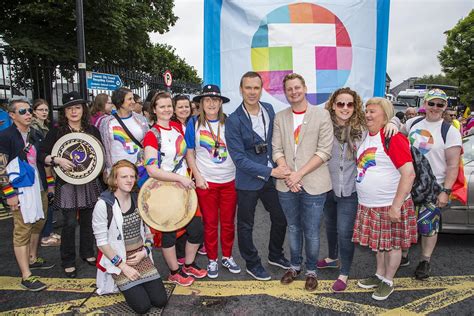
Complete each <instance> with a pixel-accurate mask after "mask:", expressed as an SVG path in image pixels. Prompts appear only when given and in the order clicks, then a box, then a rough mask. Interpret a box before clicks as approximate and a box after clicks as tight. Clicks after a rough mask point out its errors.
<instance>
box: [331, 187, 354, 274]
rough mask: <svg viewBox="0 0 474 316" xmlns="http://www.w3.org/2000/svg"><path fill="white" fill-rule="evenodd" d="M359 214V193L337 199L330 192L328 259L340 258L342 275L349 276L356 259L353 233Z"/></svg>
mask: <svg viewBox="0 0 474 316" xmlns="http://www.w3.org/2000/svg"><path fill="white" fill-rule="evenodd" d="M356 214H357V193H356V192H354V193H352V195H351V196H347V197H337V196H336V195H335V194H334V191H330V192H328V196H327V199H326V203H325V205H324V218H325V223H326V235H327V238H328V252H329V254H328V257H329V258H330V259H333V260H335V259H337V258H340V260H341V271H340V273H341V274H342V275H347V276H348V275H349V271H350V269H351V264H352V258H353V257H354V243H353V242H352V233H353V231H354V222H355V219H356Z"/></svg>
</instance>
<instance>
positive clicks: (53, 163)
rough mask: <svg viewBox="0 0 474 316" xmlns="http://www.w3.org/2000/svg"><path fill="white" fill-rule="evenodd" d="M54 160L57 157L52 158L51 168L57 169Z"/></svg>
mask: <svg viewBox="0 0 474 316" xmlns="http://www.w3.org/2000/svg"><path fill="white" fill-rule="evenodd" d="M54 158H56V156H51V166H53V167H56V166H57V164H56V163H55V162H54Z"/></svg>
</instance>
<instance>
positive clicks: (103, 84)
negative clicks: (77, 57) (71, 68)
mask: <svg viewBox="0 0 474 316" xmlns="http://www.w3.org/2000/svg"><path fill="white" fill-rule="evenodd" d="M120 87H122V79H120V76H119V75H112V74H104V73H100V72H90V71H89V72H87V89H90V90H112V91H113V90H117V89H118V88H120Z"/></svg>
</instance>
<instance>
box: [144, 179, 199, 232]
mask: <svg viewBox="0 0 474 316" xmlns="http://www.w3.org/2000/svg"><path fill="white" fill-rule="evenodd" d="M197 205H198V200H197V194H196V191H195V190H194V189H189V190H185V189H181V188H178V187H177V186H176V185H175V183H174V182H166V181H160V180H156V179H153V178H150V179H148V180H147V181H146V182H145V183H144V184H143V186H142V187H141V189H140V193H139V194H138V211H139V213H140V216H141V218H142V219H143V220H144V221H145V223H146V224H147V225H148V226H150V227H152V228H154V229H156V230H159V231H161V232H172V231H175V230H178V229H180V228H183V227H184V226H186V225H187V224H188V223H189V222H190V221H191V220H192V219H193V217H194V215H195V214H196V209H197Z"/></svg>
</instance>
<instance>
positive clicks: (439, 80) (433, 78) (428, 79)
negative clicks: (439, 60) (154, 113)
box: [414, 74, 458, 86]
mask: <svg viewBox="0 0 474 316" xmlns="http://www.w3.org/2000/svg"><path fill="white" fill-rule="evenodd" d="M414 83H415V84H418V83H434V84H442V85H448V86H457V84H458V82H457V81H456V80H454V79H452V78H450V77H447V76H445V75H443V74H438V75H424V76H423V77H421V78H418V79H417V80H416V81H415V82H414Z"/></svg>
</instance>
